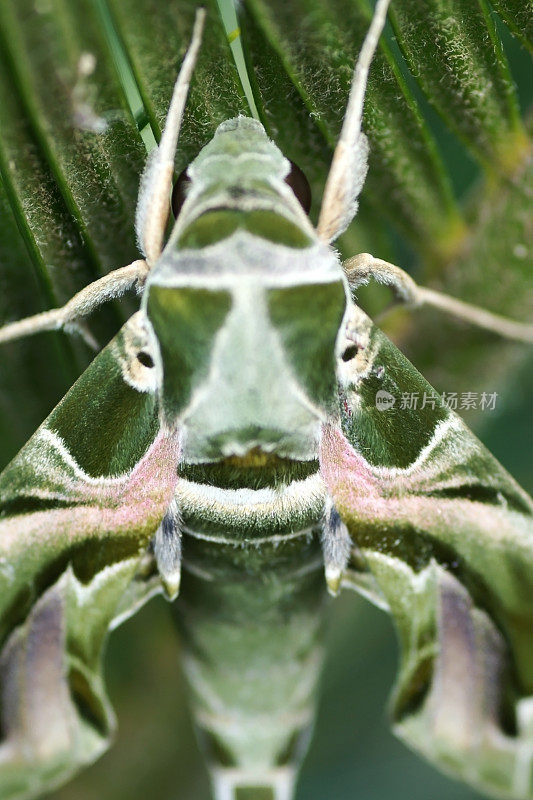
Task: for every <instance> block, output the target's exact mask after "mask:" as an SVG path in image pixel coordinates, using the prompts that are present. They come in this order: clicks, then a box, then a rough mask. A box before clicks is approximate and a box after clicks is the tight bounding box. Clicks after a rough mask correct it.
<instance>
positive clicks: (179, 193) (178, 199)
mask: <svg viewBox="0 0 533 800" xmlns="http://www.w3.org/2000/svg"><path fill="white" fill-rule="evenodd" d="M187 170H188V167H185V169H184V170H182V172H180V174H179V175H178V180H177V181H176V183H175V184H174V188H173V189H172V199H171V201H170V204H171V207H172V213H173V214H174V219H177V217H178V214H179V213H180V211H181V207H182V206H183V204H184V202H185V198H186V197H187V191H188V189H189V185H190V183H191V179H190V178H189V176H188V175H187Z"/></svg>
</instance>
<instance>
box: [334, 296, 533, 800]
mask: <svg viewBox="0 0 533 800" xmlns="http://www.w3.org/2000/svg"><path fill="white" fill-rule="evenodd" d="M340 372H341V374H340V394H341V417H342V420H341V421H342V425H341V426H340V427H335V426H330V427H327V428H326V429H325V430H324V436H323V446H322V458H321V463H322V474H323V477H324V479H325V481H326V484H327V486H328V488H329V491H330V494H331V496H332V498H333V500H334V503H335V506H336V508H337V510H338V512H339V514H340V516H341V519H342V521H343V522H344V523H345V525H346V526H347V529H348V532H349V534H350V537H351V540H352V542H353V551H352V559H351V563H350V565H349V568H348V570H347V572H346V574H345V576H344V584H345V585H350V586H352V587H354V588H356V589H358V590H359V591H361V592H362V593H363V594H366V595H367V596H369V597H370V598H371V599H373V600H374V601H375V602H377V603H378V604H379V605H381V606H382V607H383V608H386V609H387V610H389V611H390V613H391V614H392V616H393V618H394V620H395V623H396V626H397V630H398V633H399V638H400V643H401V650H402V655H401V665H400V674H399V680H398V684H397V687H396V690H395V694H394V698H393V716H394V725H395V730H396V732H397V733H398V734H399V735H400V736H401V737H402V738H404V739H405V740H406V741H407V742H408V743H409V744H410V745H411V746H413V747H414V748H415V749H417V750H418V751H420V752H421V753H422V754H424V755H425V756H426V757H427V758H428V759H430V760H432V761H434V762H436V763H437V764H438V765H439V766H440V767H441V768H443V769H445V770H446V771H450V772H452V773H455V774H457V775H459V776H460V777H461V778H462V779H463V780H466V781H469V782H471V783H473V784H474V785H476V786H478V787H479V788H481V789H482V790H483V791H485V792H488V793H491V794H496V795H498V796H508V797H517V798H518V797H520V798H526V797H531V796H533V599H532V598H533V503H532V501H531V499H530V498H529V497H528V496H527V494H526V493H525V492H523V491H522V489H521V488H520V487H519V486H518V485H517V484H516V483H515V481H514V480H513V479H512V478H511V477H510V475H508V474H507V473H506V472H505V470H504V469H503V467H501V465H500V464H499V463H498V462H497V461H496V459H494V458H493V456H491V455H490V453H489V452H488V451H487V450H486V449H485V448H484V447H483V445H482V444H481V443H480V442H479V441H478V440H477V439H476V437H475V436H474V435H473V434H472V433H471V432H470V431H469V430H468V428H467V427H466V426H465V425H464V423H463V422H462V421H461V419H460V418H459V417H458V416H457V415H456V414H455V413H454V412H453V411H452V410H450V409H449V408H448V407H447V406H446V405H445V403H444V402H443V400H442V399H441V398H439V397H438V396H437V395H436V393H435V392H434V391H433V389H432V388H431V387H430V386H429V384H428V383H427V382H426V381H425V380H424V379H423V378H422V376H421V375H420V374H419V373H418V372H417V371H416V370H415V368H414V367H413V366H412V365H411V364H410V363H409V361H408V360H407V359H406V358H405V357H404V356H402V354H401V353H400V352H399V351H398V350H397V349H396V348H395V347H394V345H392V344H391V342H390V341H388V339H387V338H386V337H385V336H384V335H383V334H382V333H381V332H380V331H379V330H378V329H377V328H376V327H375V326H373V325H372V323H371V322H370V320H369V319H368V318H367V317H366V316H365V315H364V314H363V313H362V312H361V311H360V310H359V309H357V308H354V309H353V313H352V317H351V320H350V322H349V324H348V328H347V334H346V343H345V350H344V353H343V359H342V360H341V367H340ZM415 398H416V401H415Z"/></svg>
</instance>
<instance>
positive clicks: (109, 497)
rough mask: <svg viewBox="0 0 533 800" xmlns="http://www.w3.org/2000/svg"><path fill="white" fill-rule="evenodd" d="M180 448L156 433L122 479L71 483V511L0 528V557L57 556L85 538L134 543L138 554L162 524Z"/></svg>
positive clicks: (41, 513) (60, 510) (28, 518)
mask: <svg viewBox="0 0 533 800" xmlns="http://www.w3.org/2000/svg"><path fill="white" fill-rule="evenodd" d="M178 459H179V447H178V439H177V437H176V435H175V434H172V435H167V434H165V433H160V434H159V435H158V436H157V437H156V439H155V440H154V442H153V443H152V445H151V446H150V447H149V449H148V450H147V452H146V453H145V455H144V456H143V457H142V458H141V460H140V461H139V462H138V464H137V465H136V466H135V468H134V469H133V470H132V472H131V473H130V474H128V475H125V476H124V477H123V478H122V479H120V480H117V479H111V480H109V481H106V480H102V481H101V482H98V483H97V482H93V481H91V482H88V481H86V480H84V479H83V478H81V477H80V478H78V479H73V480H71V481H69V485H68V492H67V493H66V495H65V496H66V497H67V498H68V499H69V501H70V502H71V506H70V507H65V508H58V509H53V510H50V511H39V512H35V513H33V514H28V515H25V525H24V527H23V528H21V522H20V518H17V517H13V518H10V519H6V520H5V521H3V523H2V534H1V543H2V551H5V552H7V553H9V557H10V559H12V558H13V557H14V556H15V552H16V551H19V550H20V551H24V550H26V549H27V548H28V547H32V546H33V545H35V546H37V547H39V548H42V547H43V546H48V547H51V548H56V549H57V551H58V552H60V551H61V550H62V549H63V547H64V546H65V544H66V542H67V541H68V542H73V541H76V540H77V541H83V540H84V539H88V538H101V539H105V538H118V537H120V536H121V535H125V536H129V537H137V538H138V540H139V548H140V549H142V548H143V547H145V546H146V545H147V544H148V540H149V538H150V537H151V535H152V534H153V532H154V531H155V529H156V528H157V526H158V525H159V523H160V522H161V519H162V518H163V516H164V514H165V512H166V510H167V508H168V506H169V504H170V502H171V500H172V497H173V494H174V491H175V488H176V483H177V480H178V473H177V467H178Z"/></svg>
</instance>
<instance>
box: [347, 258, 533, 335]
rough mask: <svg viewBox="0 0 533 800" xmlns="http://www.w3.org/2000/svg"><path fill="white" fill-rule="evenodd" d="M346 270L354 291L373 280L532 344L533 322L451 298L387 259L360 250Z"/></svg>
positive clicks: (415, 301) (403, 296)
mask: <svg viewBox="0 0 533 800" xmlns="http://www.w3.org/2000/svg"><path fill="white" fill-rule="evenodd" d="M343 269H344V271H345V273H346V277H347V279H348V284H349V286H350V289H352V290H355V289H357V288H358V287H359V286H363V285H365V284H367V283H368V282H369V281H370V280H372V279H373V280H375V281H377V282H378V283H383V284H385V285H387V286H390V287H391V288H392V289H393V291H394V293H395V295H396V297H397V298H398V300H400V301H401V302H403V303H406V304H407V305H411V306H414V307H420V306H432V307H433V308H438V309H439V310H440V311H443V312H444V313H446V314H450V315H451V316H453V317H456V318H457V319H461V320H464V321H465V322H469V323H470V324H471V325H476V326H477V327H478V328H485V329H486V330H489V331H492V332H493V333H497V334H498V335H499V336H503V337H505V338H506V339H513V340H516V341H519V342H526V343H528V344H531V343H533V325H528V324H527V323H523V322H516V321H515V320H512V319H507V317H502V316H500V314H493V313H492V312H490V311H486V310H485V309H483V308H479V306H475V305H472V304H471V303H465V302H464V301H463V300H458V299H457V298H455V297H450V295H448V294H444V292H438V291H435V290H434V289H427V288H425V287H424V286H419V285H418V284H417V283H415V281H414V280H413V279H412V278H411V276H410V275H408V274H407V272H404V270H403V269H401V268H400V267H397V266H396V265H395V264H390V263H389V262H388V261H383V260H382V259H381V258H374V256H372V255H370V253H359V254H358V255H356V256H353V257H352V258H349V259H347V261H345V262H344V264H343Z"/></svg>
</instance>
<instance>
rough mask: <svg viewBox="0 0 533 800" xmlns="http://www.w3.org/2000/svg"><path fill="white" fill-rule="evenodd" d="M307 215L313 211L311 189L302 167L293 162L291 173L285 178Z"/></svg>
mask: <svg viewBox="0 0 533 800" xmlns="http://www.w3.org/2000/svg"><path fill="white" fill-rule="evenodd" d="M285 183H286V184H288V186H290V187H291V189H292V191H293V192H294V194H295V196H296V199H297V200H298V202H299V203H300V205H301V206H302V208H303V210H304V211H305V213H306V214H309V211H310V210H311V187H310V186H309V181H308V180H307V178H306V177H305V175H304V174H303V172H302V170H301V169H300V167H299V166H298V165H297V164H295V163H294V161H291V171H290V172H289V174H288V175H287V177H286V178H285Z"/></svg>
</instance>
